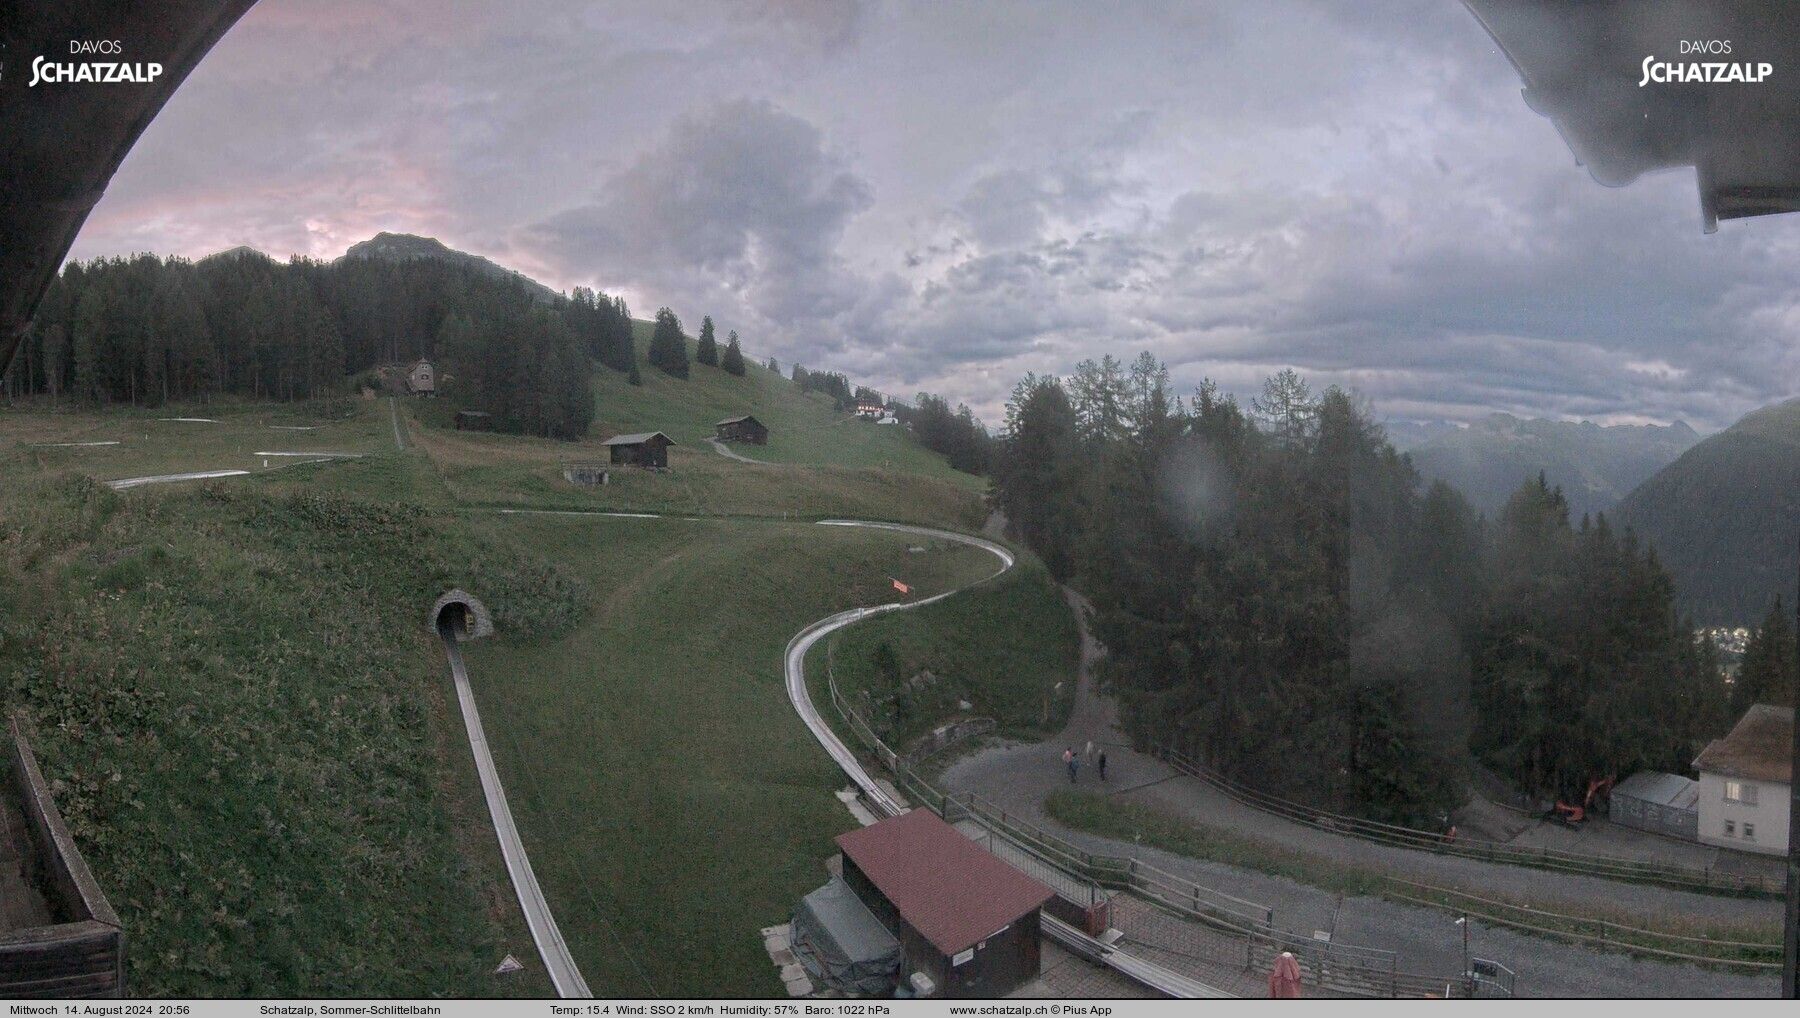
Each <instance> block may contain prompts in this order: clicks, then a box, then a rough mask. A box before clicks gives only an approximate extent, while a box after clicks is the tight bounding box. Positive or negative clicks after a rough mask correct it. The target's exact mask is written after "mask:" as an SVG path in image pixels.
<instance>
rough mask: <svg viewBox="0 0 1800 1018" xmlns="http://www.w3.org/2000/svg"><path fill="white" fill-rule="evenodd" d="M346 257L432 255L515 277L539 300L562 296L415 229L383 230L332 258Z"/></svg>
mask: <svg viewBox="0 0 1800 1018" xmlns="http://www.w3.org/2000/svg"><path fill="white" fill-rule="evenodd" d="M347 258H383V259H388V260H390V261H404V260H410V259H417V258H435V259H438V260H440V261H447V262H452V263H455V264H458V265H466V266H468V267H470V268H472V269H474V270H475V271H477V272H480V273H482V274H484V275H488V276H491V277H493V278H496V279H517V280H519V281H520V282H522V283H524V284H525V288H526V289H527V290H530V291H531V293H532V294H533V295H534V296H536V297H537V298H538V299H539V300H544V301H550V300H555V299H557V298H559V297H561V296H562V294H561V293H559V292H557V291H555V290H552V289H551V288H550V287H548V286H545V285H544V284H543V283H540V282H538V281H537V280H535V279H532V278H531V277H530V276H527V275H525V274H524V273H523V272H520V271H518V270H517V269H509V268H507V267H506V266H504V265H501V264H499V263H498V262H495V261H492V260H491V259H488V258H484V257H482V256H481V255H477V254H470V253H469V252H467V251H459V250H457V249H456V248H453V247H450V246H448V245H446V244H445V243H444V242H443V241H441V240H438V239H437V238H436V237H422V236H419V235H418V234H416V233H389V232H388V231H386V230H383V231H382V232H380V233H377V234H376V235H375V236H373V237H370V238H369V239H368V240H362V241H358V242H356V243H355V244H352V245H350V247H349V248H347V249H346V250H345V251H344V253H343V254H342V255H339V256H338V258H337V259H336V260H337V261H343V260H345V259H347Z"/></svg>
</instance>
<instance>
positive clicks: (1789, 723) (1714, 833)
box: [1694, 703, 1794, 855]
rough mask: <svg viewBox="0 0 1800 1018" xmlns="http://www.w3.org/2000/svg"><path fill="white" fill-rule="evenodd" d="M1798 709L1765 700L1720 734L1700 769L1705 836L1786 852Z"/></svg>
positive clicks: (1741, 847)
mask: <svg viewBox="0 0 1800 1018" xmlns="http://www.w3.org/2000/svg"><path fill="white" fill-rule="evenodd" d="M1793 738H1794V710H1793V708H1791V707H1771V706H1769V705H1768V704H1764V703H1759V704H1757V705H1756V706H1754V707H1751V708H1750V709H1749V710H1748V711H1745V712H1744V717H1743V719H1742V720H1740V721H1739V722H1738V723H1737V727H1735V728H1733V729H1732V730H1731V734H1730V735H1727V736H1725V737H1724V738H1723V739H1714V740H1713V741H1712V742H1711V743H1710V744H1709V745H1708V746H1707V747H1706V749H1705V750H1704V751H1702V752H1701V754H1700V757H1699V759H1697V760H1695V761H1694V769H1695V770H1697V771H1699V772H1700V840H1701V841H1703V842H1705V843H1706V844H1708V845H1718V846H1720V847H1723V848H1735V849H1739V850H1741V851H1745V852H1764V853H1767V854H1770V855H1786V854H1787V847H1788V795H1789V791H1788V790H1789V788H1790V787H1791V786H1792V784H1793V780H1794V769H1793V762H1794V761H1793Z"/></svg>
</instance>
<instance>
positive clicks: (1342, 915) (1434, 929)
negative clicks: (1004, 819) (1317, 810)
mask: <svg viewBox="0 0 1800 1018" xmlns="http://www.w3.org/2000/svg"><path fill="white" fill-rule="evenodd" d="M1069 596H1070V598H1071V603H1072V604H1077V605H1079V604H1080V603H1081V601H1080V599H1079V597H1078V595H1074V594H1070V595H1069ZM1081 628H1082V637H1083V639H1082V648H1083V649H1082V658H1083V662H1082V663H1083V667H1082V670H1081V678H1080V682H1079V684H1078V686H1077V692H1076V703H1075V706H1074V709H1073V711H1072V712H1071V715H1070V719H1069V723H1068V726H1067V727H1066V728H1065V729H1064V731H1063V732H1062V733H1061V734H1060V735H1058V736H1057V737H1056V738H1054V739H1051V740H1048V741H1046V742H1044V743H1039V744H1035V745H1018V744H1014V745H1007V746H1001V747H997V748H993V749H989V750H986V751H983V752H981V753H977V754H974V755H971V756H969V757H967V758H965V759H963V760H961V761H959V762H958V763H956V764H955V765H953V766H952V767H951V768H950V769H949V770H948V771H947V772H946V773H945V774H944V776H943V784H944V785H945V787H946V788H947V789H949V790H951V791H958V792H960V791H974V792H977V793H979V794H981V795H982V796H984V797H985V798H987V799H989V800H991V801H993V802H994V803H995V804H996V805H998V806H1000V807H1001V808H1003V809H1006V810H1007V811H1008V812H1014V813H1018V814H1020V815H1022V816H1024V817H1026V818H1027V819H1029V820H1030V821H1031V822H1033V823H1037V824H1040V825H1042V826H1044V827H1046V828H1048V829H1050V830H1052V831H1055V832H1056V833H1057V834H1059V835H1061V836H1063V837H1066V838H1068V839H1069V840H1071V841H1073V842H1075V843H1077V844H1079V845H1081V846H1083V847H1084V848H1087V849H1088V850H1090V851H1094V852H1102V853H1108V854H1113V855H1136V856H1138V857H1140V858H1143V859H1145V860H1146V861H1148V862H1151V863H1153V864H1155V865H1157V866H1161V867H1162V868H1164V869H1166V870H1169V871H1170V872H1172V873H1175V874H1177V875H1179V876H1183V877H1186V878H1188V879H1191V880H1195V881H1197V882H1199V883H1203V884H1207V885H1209V886H1212V887H1215V888H1217V889H1219V890H1221V891H1224V892H1226V893H1229V894H1233V895H1236V896H1238V897H1241V898H1248V899H1250V900H1252V901H1257V902H1261V903H1264V904H1267V905H1269V906H1272V907H1273V908H1274V909H1275V920H1276V925H1277V926H1280V927H1282V928H1285V929H1289V930H1293V931H1296V932H1299V933H1301V934H1303V935H1305V934H1310V933H1311V932H1312V931H1313V930H1319V931H1327V932H1330V933H1331V934H1332V936H1333V939H1334V940H1336V941H1338V942H1340V943H1350V944H1356V945H1359V946H1364V947H1374V948H1383V949H1387V950H1392V951H1396V952H1398V953H1399V955H1400V959H1401V961H1400V967H1401V969H1402V971H1407V972H1415V973H1454V972H1457V971H1460V969H1461V967H1462V938H1461V931H1460V929H1459V928H1458V927H1457V926H1456V925H1455V922H1454V919H1452V918H1451V917H1450V916H1449V915H1447V914H1446V913H1445V912H1443V911H1440V910H1437V909H1428V908H1417V907H1412V906H1406V905H1399V904H1395V903H1392V902H1388V901H1384V900H1381V899H1378V898H1365V897H1351V898H1343V897H1340V896H1339V895H1337V894H1334V893H1332V892H1328V891H1324V890H1320V889H1318V888H1315V887H1309V886H1307V885H1304V884H1299V883H1296V882H1295V881H1292V880H1286V879H1283V878H1280V877H1272V876H1269V875H1267V874H1263V873H1260V872H1256V871H1252V870H1245V869H1240V868H1238V867H1233V866H1226V865H1223V864H1219V863H1212V862H1205V861H1200V860H1195V859H1190V858H1187V857H1185V856H1177V855H1173V854H1171V853H1167V852H1161V851H1158V850H1156V849H1152V848H1148V847H1145V846H1142V845H1136V844H1132V843H1130V842H1125V841H1120V840H1117V839H1112V838H1103V837H1099V836H1096V835H1091V834H1086V833H1083V832H1079V831H1075V830H1072V829H1070V828H1067V827H1064V826H1063V825H1061V824H1058V823H1056V822H1055V821H1053V820H1051V819H1050V818H1049V817H1048V816H1047V815H1046V814H1045V812H1044V809H1043V803H1044V798H1045V796H1047V795H1048V794H1049V793H1050V792H1052V791H1054V790H1055V789H1058V788H1064V787H1067V786H1068V774H1067V771H1066V770H1065V769H1064V768H1063V766H1062V760H1061V754H1062V751H1063V749H1064V748H1065V747H1067V746H1074V747H1075V748H1076V749H1077V750H1078V751H1079V750H1080V749H1081V748H1082V747H1083V746H1084V745H1085V743H1086V742H1087V740H1088V739H1090V738H1091V739H1093V740H1094V741H1095V742H1096V744H1097V745H1099V746H1102V747H1104V748H1105V749H1106V750H1107V756H1108V765H1109V766H1108V777H1109V778H1110V780H1109V781H1108V782H1107V783H1106V785H1105V786H1104V787H1105V789H1106V791H1107V792H1108V793H1109V794H1115V795H1121V796H1123V797H1125V798H1127V799H1129V800H1133V801H1138V802H1143V803H1146V804H1148V805H1153V806H1155V807H1157V808H1159V809H1162V810H1166V811H1168V812H1172V813H1175V814H1177V815H1180V816H1186V817H1189V818H1191V819H1193V820H1194V821H1196V822H1198V823H1205V824H1210V825H1215V826H1222V827H1228V828H1231V829H1233V830H1235V831H1238V832H1240V833H1243V834H1248V835H1251V836H1253V837H1260V838H1265V839H1267V840H1268V841H1270V842H1272V843H1276V844H1280V845H1282V846H1285V847H1288V848H1293V849H1299V850H1303V851H1306V852H1309V853H1313V854H1317V855H1319V856H1322V857H1324V858H1327V859H1332V860H1337V861H1343V862H1350V863H1354V864H1357V865H1359V866H1368V867H1370V868H1375V869H1383V870H1387V871H1389V872H1394V873H1396V874H1398V875H1404V876H1407V877H1409V878H1411V879H1417V880H1422V881H1426V882H1431V883H1438V884H1443V885H1447V886H1460V887H1465V888H1468V889H1470V890H1478V889H1480V890H1488V891H1494V892H1498V893H1500V894H1502V895H1504V896H1506V897H1509V898H1511V899H1512V900H1515V901H1521V902H1528V903H1530V904H1533V905H1539V906H1551V907H1553V906H1555V905H1557V904H1565V903H1566V904H1584V905H1592V906H1598V907H1604V908H1607V909H1610V910H1613V911H1617V912H1621V913H1626V914H1635V915H1639V916H1665V917H1666V916H1680V917H1687V918H1693V917H1709V918H1714V919H1721V920H1729V921H1736V922H1760V921H1766V922H1768V923H1770V924H1771V927H1772V928H1777V929H1778V928H1779V922H1780V913H1781V904H1780V903H1779V902H1775V901H1766V900H1749V899H1737V898H1722V897H1715V896H1711V895H1699V894H1690V893H1685V892H1680V891H1671V890H1664V889H1661V888H1654V887H1648V886H1643V885H1637V884H1626V883H1620V882H1617V881H1610V880H1602V879H1599V878H1594V877H1581V876H1573V875H1568V874H1558V873H1551V872H1547V871H1542V870H1534V869H1526V868H1522V867H1513V866H1499V865H1495V864H1491V863H1485V862H1481V861H1478V860H1473V859H1461V858H1456V857H1448V856H1437V855H1433V854H1430V853H1425V852H1414V851H1409V850H1406V849H1397V848H1392V847H1390V846H1385V845H1376V844H1373V843H1370V842H1365V841H1360V840H1357V839H1354V838H1346V837H1342V836H1339V835H1335V834H1330V833H1328V832H1325V831H1319V830H1316V829H1314V828H1310V827H1305V826H1302V825H1299V824H1294V823H1291V822H1289V821H1286V820H1283V819H1281V818H1279V817H1275V816H1271V815H1269V814H1266V813H1263V812H1261V811H1258V810H1254V809H1251V808H1249V807H1247V806H1244V805H1242V804H1241V803H1238V802H1236V801H1235V800H1232V799H1230V798H1228V797H1226V796H1224V795H1222V794H1220V793H1218V792H1217V791H1215V790H1214V789H1212V788H1211V787H1210V786H1207V785H1205V784H1203V783H1202V782H1199V781H1196V780H1194V779H1192V778H1189V777H1186V776H1185V775H1180V774H1178V773H1177V772H1175V771H1174V770H1173V769H1171V768H1170V767H1168V766H1167V765H1166V764H1164V763H1162V762H1161V761H1160V760H1156V759H1154V758H1151V757H1148V756H1145V755H1143V754H1140V753H1136V752H1133V751H1132V750H1131V749H1130V748H1129V747H1128V746H1127V745H1126V740H1125V739H1124V738H1123V737H1122V736H1121V735H1120V733H1119V732H1118V729H1117V720H1116V716H1115V713H1114V710H1113V707H1112V704H1111V702H1110V698H1109V697H1105V696H1104V695H1102V694H1101V692H1100V691H1099V690H1098V689H1097V688H1095V682H1094V678H1093V675H1092V671H1093V669H1092V665H1093V662H1094V661H1095V660H1096V659H1097V657H1098V655H1099V654H1100V653H1101V650H1100V648H1099V647H1098V646H1097V645H1096V644H1095V643H1094V641H1093V640H1092V638H1091V636H1090V635H1089V634H1088V632H1087V626H1086V620H1085V618H1083V619H1082V626H1081ZM1080 787H1083V788H1089V789H1093V788H1097V787H1100V785H1099V782H1098V781H1097V780H1096V775H1095V774H1094V773H1093V770H1092V769H1091V768H1087V767H1084V768H1083V769H1082V771H1081V778H1080ZM1471 939H1472V953H1473V954H1475V955H1476V956H1478V957H1486V958H1493V959H1494V960H1497V961H1500V962H1502V963H1504V964H1506V965H1508V966H1510V967H1512V968H1513V969H1514V970H1515V971H1517V972H1518V977H1519V986H1518V992H1519V993H1520V995H1522V996H1525V995H1529V996H1540V997H1541V996H1620V997H1644V996H1667V997H1684V996H1773V995H1774V994H1775V993H1776V992H1777V991H1778V990H1779V984H1778V980H1777V978H1776V977H1775V976H1774V975H1773V974H1769V975H1739V974H1732V973H1725V972H1716V971H1710V970H1706V969H1702V968H1699V967H1697V966H1693V965H1677V964H1670V963H1664V962H1656V961H1649V960H1646V959H1639V958H1634V957H1631V956H1627V955H1618V954H1610V953H1604V952H1598V951H1590V950H1586V949H1583V948H1579V947H1574V946H1570V945H1565V944H1562V943H1558V942H1553V941H1549V940H1546V939H1542V938H1536V937H1526V936H1522V935H1519V934H1516V933H1512V932H1510V931H1507V930H1504V929H1500V928H1490V927H1487V926H1484V925H1482V924H1479V923H1477V924H1476V925H1475V927H1474V929H1473V931H1472V938H1471Z"/></svg>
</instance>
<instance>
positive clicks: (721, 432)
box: [713, 414, 769, 445]
mask: <svg viewBox="0 0 1800 1018" xmlns="http://www.w3.org/2000/svg"><path fill="white" fill-rule="evenodd" d="M713 430H714V431H715V432H716V433H717V437H718V439H719V441H721V442H748V443H750V444H751V445H768V444H769V429H768V428H767V427H766V426H765V425H764V424H763V422H761V421H759V420H757V419H756V418H754V417H752V416H750V415H749V414H744V415H742V416H740V417H727V418H725V419H724V420H722V421H720V422H719V423H717V424H715V425H713Z"/></svg>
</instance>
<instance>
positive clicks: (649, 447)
mask: <svg viewBox="0 0 1800 1018" xmlns="http://www.w3.org/2000/svg"><path fill="white" fill-rule="evenodd" d="M600 444H601V445H604V446H606V447H607V448H609V449H611V450H612V462H613V463H614V464H615V465H619V464H623V465H626V466H633V467H653V468H655V469H657V470H666V469H668V467H669V446H671V445H674V444H675V440H674V439H672V438H670V437H669V436H667V435H665V434H663V433H662V432H660V431H651V432H645V433H642V434H635V435H614V436H613V437H612V438H609V439H607V440H606V441H604V442H602V443H600Z"/></svg>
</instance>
